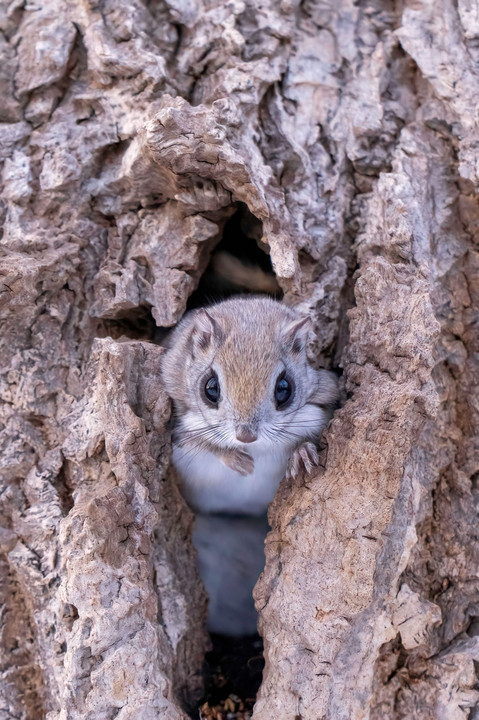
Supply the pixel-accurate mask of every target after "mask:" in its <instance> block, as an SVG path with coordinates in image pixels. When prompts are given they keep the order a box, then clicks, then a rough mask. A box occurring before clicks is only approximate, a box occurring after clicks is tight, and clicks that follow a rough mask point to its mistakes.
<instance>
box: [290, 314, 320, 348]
mask: <svg viewBox="0 0 479 720" xmlns="http://www.w3.org/2000/svg"><path fill="white" fill-rule="evenodd" d="M312 330H313V323H312V321H311V318H310V317H309V316H307V317H303V318H299V320H293V322H291V323H289V325H287V326H286V328H285V329H284V331H283V342H284V344H285V346H286V347H287V348H288V350H290V351H291V352H292V353H295V354H296V355H297V354H299V353H300V352H302V351H303V350H304V349H305V348H306V346H307V344H308V338H309V334H310V333H311V331H312Z"/></svg>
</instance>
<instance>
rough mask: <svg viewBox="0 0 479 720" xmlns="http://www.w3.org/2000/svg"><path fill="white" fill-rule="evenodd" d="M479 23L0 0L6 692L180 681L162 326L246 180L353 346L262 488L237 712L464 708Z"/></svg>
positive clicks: (267, 221) (191, 666)
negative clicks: (260, 640)
mask: <svg viewBox="0 0 479 720" xmlns="http://www.w3.org/2000/svg"><path fill="white" fill-rule="evenodd" d="M478 39H479V13H478V11H477V7H476V5H475V4H474V3H472V2H470V1H469V0H458V2H453V1H452V0H440V1H439V2H438V1H437V0H436V2H432V0H406V1H405V2H404V3H402V4H392V3H387V2H382V1H381V0H370V1H368V2H366V1H365V2H361V3H353V2H351V0H339V1H338V2H336V3H333V4H331V3H324V2H320V1H319V0H318V1H317V2H315V1H312V2H309V0H308V1H307V2H303V3H299V2H290V1H289V0H285V1H284V2H275V1H274V0H265V2H262V3H261V4H258V3H253V2H249V0H248V1H247V2H243V0H232V2H229V3H220V2H216V0H215V1H214V2H206V1H205V2H202V1H201V0H198V1H197V2H186V1H185V2H183V0H164V1H160V0H152V1H151V2H145V3H142V2H140V0H115V2H110V1H109V0H101V2H98V3H93V2H90V1H89V0H85V1H84V2H80V0H69V1H68V2H65V3H60V4H59V3H55V2H53V0H45V2H43V3H42V4H41V5H26V6H24V4H23V3H21V2H16V1H14V2H10V3H7V2H4V1H2V2H0V55H1V60H2V62H1V63H0V90H1V95H2V107H1V108H0V163H1V166H2V171H1V197H0V220H1V222H2V236H1V254H2V255H1V259H0V263H1V265H0V271H1V275H0V312H1V330H2V332H1V335H0V351H1V365H0V367H1V372H0V393H1V401H2V405H1V410H0V412H1V431H0V432H1V435H0V438H1V441H0V442H1V445H0V447H1V485H0V512H1V520H0V524H1V528H0V545H1V552H2V555H1V562H0V578H1V584H0V596H1V602H2V614H1V622H2V629H1V636H0V720H3V718H5V719H6V718H9V717H16V718H20V719H21V720H37V719H38V718H41V717H48V719H49V720H60V719H62V720H66V719H67V718H71V719H73V718H91V720H93V719H94V720H100V719H103V718H105V719H106V718H114V717H116V718H119V719H122V718H135V719H138V720H140V719H141V720H147V719H148V718H157V717H159V715H160V714H161V717H164V718H171V719H173V718H182V717H186V716H185V707H186V705H185V704H184V703H185V702H186V703H188V702H191V701H192V700H193V699H194V698H195V697H196V696H197V693H198V688H199V686H200V672H201V661H202V655H203V652H204V649H205V646H206V638H205V635H204V631H203V629H202V624H201V620H202V618H203V617H204V612H205V604H204V596H203V593H202V590H201V588H200V587H199V585H198V581H197V576H196V573H195V569H194V557H193V554H192V550H191V544H190V540H189V533H190V527H191V516H190V514H189V512H188V511H187V509H186V508H185V506H184V503H183V501H182V499H181V498H180V497H179V495H178V493H177V491H176V489H175V485H174V483H173V481H172V479H171V478H170V477H169V476H168V473H167V465H168V458H169V440H168V431H167V421H168V414H169V408H168V402H167V399H166V396H165V395H164V392H163V391H162V388H161V386H160V384H159V381H158V377H159V375H158V368H159V362H160V356H161V349H159V348H158V347H157V346H156V345H154V344H152V343H150V342H147V341H148V340H150V339H151V338H152V337H153V335H154V332H155V331H154V327H155V325H156V326H159V327H169V326H171V325H173V324H174V323H175V322H176V321H177V320H178V319H179V318H180V317H181V315H182V313H183V311H184V309H185V306H186V302H187V298H188V296H189V294H190V293H191V292H192V291H193V290H194V288H195V287H196V285H197V283H198V281H199V278H200V276H201V273H202V272H203V271H204V269H205V267H206V264H207V262H208V257H209V253H210V252H211V249H212V248H213V247H214V246H215V244H216V243H217V242H218V240H219V238H220V237H221V233H222V229H223V226H224V223H225V221H226V220H227V218H229V217H230V216H231V214H232V213H233V212H234V210H235V208H236V203H238V202H242V203H245V204H246V205H247V206H248V208H249V210H250V211H251V213H252V214H253V215H254V216H256V217H257V218H258V219H259V220H260V221H261V222H262V225H263V242H264V243H265V244H266V245H267V246H268V247H269V249H270V253H271V259H272V262H273V266H274V269H275V272H276V274H277V277H278V280H279V282H280V284H281V286H282V288H283V290H284V291H285V301H286V302H288V303H292V304H300V305H301V306H302V308H303V309H305V310H306V309H307V310H308V311H309V312H310V313H311V315H312V317H313V318H314V319H315V322H316V327H317V331H318V340H317V342H316V344H315V346H314V348H313V355H314V360H315V362H317V363H318V364H326V365H327V366H338V365H339V367H341V368H342V369H343V371H344V375H343V385H344V405H343V407H342V408H341V410H339V411H338V413H337V414H336V416H335V418H334V421H333V423H332V425H331V427H330V429H329V431H328V432H327V434H326V437H325V448H324V452H323V468H322V470H321V472H320V473H318V475H317V476H315V477H313V478H308V479H307V480H305V482H304V483H303V484H300V485H298V486H294V487H290V486H288V485H287V484H285V485H283V486H282V487H281V488H280V491H279V493H278V496H277V498H276V499H275V502H274V504H273V506H272V508H271V513H270V518H271V523H272V531H271V533H270V535H269V536H268V539H267V545H266V552H267V564H266V568H265V572H264V574H263V576H262V578H261V579H260V581H259V583H258V585H257V587H256V591H255V595H256V602H257V607H258V610H259V612H260V627H261V632H262V634H263V636H264V640H265V656H266V669H265V673H264V683H263V686H262V688H261V690H260V694H259V698H258V702H257V705H256V709H255V712H254V718H255V720H270V719H271V718H272V717H274V718H276V719H277V720H283V719H284V720H291V718H297V719H298V718H301V720H318V719H319V718H324V719H325V720H341V719H343V718H344V719H345V720H346V719H347V720H360V719H361V720H362V719H363V718H371V720H382V719H383V718H388V720H389V719H390V718H391V719H395V720H400V719H401V718H408V719H409V718H417V719H419V718H420V719H425V718H427V719H429V718H431V719H432V718H448V719H451V720H453V719H454V720H456V719H457V720H459V719H460V718H464V719H466V718H470V719H471V720H472V718H474V717H475V713H477V711H474V710H472V708H474V706H475V705H477V704H478V702H479V694H478V692H477V676H476V674H475V672H474V661H476V662H477V661H478V660H479V640H478V638H479V625H478V622H477V617H478V616H479V587H478V580H477V569H478V567H479V553H478V540H477V516H476V514H475V505H474V503H475V502H476V503H477V493H478V480H477V478H478V476H479V447H478V441H477V437H478V434H479V433H478V425H479V422H478V412H479V410H478V408H479V402H478V397H479V394H478V380H477V378H478V377H479V361H478V357H479V355H478V336H479V334H478V316H479V253H478V240H479V230H478V228H479V206H478V199H477V183H478V177H477V176H478V167H479V161H478V153H479V141H478V137H479V135H478V120H477V112H476V104H477V103H476V98H477V91H478V73H477V62H478V60H479V51H478V49H477V48H478ZM122 334H126V335H128V338H127V339H126V340H120V336H121V335H122ZM109 336H112V337H113V338H114V339H111V337H109Z"/></svg>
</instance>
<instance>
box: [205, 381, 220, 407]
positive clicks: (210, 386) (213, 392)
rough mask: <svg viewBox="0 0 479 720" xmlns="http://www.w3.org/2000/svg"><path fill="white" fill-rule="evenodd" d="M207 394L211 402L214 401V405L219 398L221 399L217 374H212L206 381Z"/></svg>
mask: <svg viewBox="0 0 479 720" xmlns="http://www.w3.org/2000/svg"><path fill="white" fill-rule="evenodd" d="M205 396H206V399H207V400H209V401H210V403H213V405H217V404H218V400H219V399H220V384H219V382H218V378H217V377H216V375H212V376H211V377H210V378H208V380H207V381H206V383H205Z"/></svg>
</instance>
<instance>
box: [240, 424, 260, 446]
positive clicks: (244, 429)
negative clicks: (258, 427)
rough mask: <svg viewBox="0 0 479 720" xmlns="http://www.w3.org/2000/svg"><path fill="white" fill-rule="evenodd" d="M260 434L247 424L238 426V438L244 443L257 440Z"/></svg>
mask: <svg viewBox="0 0 479 720" xmlns="http://www.w3.org/2000/svg"><path fill="white" fill-rule="evenodd" d="M257 437H258V434H257V433H255V432H253V430H251V428H250V427H248V426H247V425H240V426H239V427H238V428H236V439H237V440H239V441H240V442H243V443H251V442H254V441H255V440H256V438H257Z"/></svg>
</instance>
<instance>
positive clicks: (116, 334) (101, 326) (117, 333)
mask: <svg viewBox="0 0 479 720" xmlns="http://www.w3.org/2000/svg"><path fill="white" fill-rule="evenodd" d="M157 333H158V328H157V325H156V322H155V319H154V317H153V315H152V314H151V308H150V306H142V307H137V308H131V310H128V311H125V313H124V314H123V315H121V316H119V317H116V318H114V319H113V318H112V319H108V318H106V319H102V320H99V321H98V326H97V331H96V334H97V336H98V337H112V338H113V339H114V340H118V338H120V337H127V338H131V339H132V340H151V341H155V340H156V337H157Z"/></svg>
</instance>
